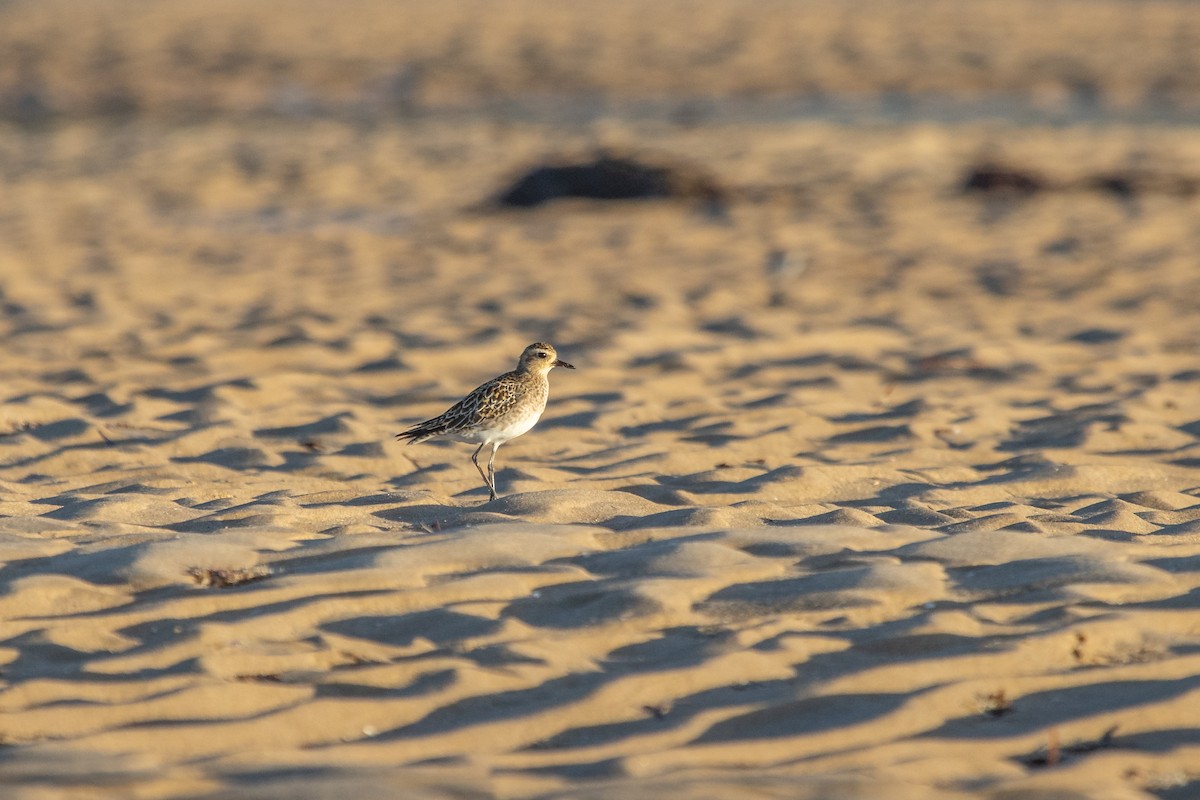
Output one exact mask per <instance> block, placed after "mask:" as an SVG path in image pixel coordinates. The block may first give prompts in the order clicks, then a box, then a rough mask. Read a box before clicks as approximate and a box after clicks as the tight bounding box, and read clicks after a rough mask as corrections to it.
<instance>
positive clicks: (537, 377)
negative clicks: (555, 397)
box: [396, 342, 575, 500]
mask: <svg viewBox="0 0 1200 800" xmlns="http://www.w3.org/2000/svg"><path fill="white" fill-rule="evenodd" d="M555 367H566V368H567V369H575V367H573V366H572V365H570V364H568V363H567V362H565V361H560V360H559V359H558V354H557V353H556V352H555V350H554V348H553V347H552V346H551V345H548V344H546V343H545V342H535V343H533V344H531V345H529V346H528V347H526V348H525V351H524V352H522V353H521V358H520V360H519V361H518V362H517V368H516V369H515V370H513V371H512V372H506V373H504V374H503V375H500V376H499V377H496V378H492V379H491V380H490V381H488V382H487V383H485V384H483V385H482V386H480V387H479V388H477V389H475V391H473V392H471V393H470V394H469V395H467V396H466V397H464V398H463V399H462V400H459V401H458V402H457V403H455V404H454V405H453V406H451V407H450V408H449V409H447V410H446V411H445V412H444V413H442V414H440V415H438V416H436V417H434V418H433V419H429V420H426V421H424V422H420V423H418V424H416V425H413V426H412V427H411V428H409V429H408V430H406V431H404V432H403V433H398V434H396V438H397V439H407V440H408V443H409V444H416V443H418V442H423V441H425V440H427V439H432V438H433V437H435V436H444V437H446V438H448V439H454V440H457V441H460V442H471V443H478V444H479V447H478V448H476V450H475V452H474V453H473V454H472V455H471V461H472V462H473V463H474V464H475V468H476V469H477V470H479V474H480V476H481V477H482V478H483V480H484V482H485V483H486V484H487V487H488V494H489V498H488V499H489V500H495V499H496V476H495V469H494V466H493V464H494V462H495V460H496V451H497V450H498V449H499V448H500V445H502V444H504V443H505V442H507V441H508V440H509V439H514V438H516V437H518V436H520V435H521V434H523V433H525V432H526V431H528V430H529V429H530V428H532V427H533V426H534V425H535V424H536V423H537V421H538V419H539V418H540V417H541V416H542V412H543V411H544V410H545V409H546V399H547V398H548V397H549V395H550V381H549V378H548V375H549V373H550V370H552V369H554V368H555ZM486 445H491V446H492V454H491V458H489V459H488V469H487V473H486V474H485V473H484V471H483V468H482V467H480V466H479V453H480V451H481V450H483V448H484V447H485V446H486Z"/></svg>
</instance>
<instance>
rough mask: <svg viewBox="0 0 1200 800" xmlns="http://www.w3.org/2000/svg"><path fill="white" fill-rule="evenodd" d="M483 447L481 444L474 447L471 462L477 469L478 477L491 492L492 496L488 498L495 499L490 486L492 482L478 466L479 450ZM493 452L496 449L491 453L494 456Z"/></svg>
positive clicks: (494, 491)
mask: <svg viewBox="0 0 1200 800" xmlns="http://www.w3.org/2000/svg"><path fill="white" fill-rule="evenodd" d="M483 448H484V445H482V444H481V445H479V447H476V448H475V452H474V453H472V454H471V463H472V464H474V465H475V469H476V470H478V471H479V477H481V478H483V482H484V483H486V484H487V487H488V491H489V492H491V493H492V496H491V498H490V499H492V500H495V499H496V490H495V489H493V488H492V482H491V481H490V480H488V476H487V475H485V474H483V467H481V466H479V453H480V451H482V450H483ZM495 453H496V451H495V450H493V451H492V455H493V456H494V455H495Z"/></svg>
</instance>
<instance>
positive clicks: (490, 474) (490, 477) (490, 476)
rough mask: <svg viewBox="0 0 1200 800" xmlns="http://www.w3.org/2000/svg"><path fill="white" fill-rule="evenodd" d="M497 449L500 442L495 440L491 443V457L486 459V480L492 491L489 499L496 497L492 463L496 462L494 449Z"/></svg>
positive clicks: (494, 469) (494, 474) (494, 470)
mask: <svg viewBox="0 0 1200 800" xmlns="http://www.w3.org/2000/svg"><path fill="white" fill-rule="evenodd" d="M499 449H500V442H496V443H495V444H493V445H492V457H491V458H489V459H488V479H487V480H488V488H489V489H490V490H491V492H492V496H491V497H490V498H488V499H489V500H495V499H496V468H495V466H494V465H495V463H496V451H497V450H499Z"/></svg>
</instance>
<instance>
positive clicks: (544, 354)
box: [538, 352, 549, 358]
mask: <svg viewBox="0 0 1200 800" xmlns="http://www.w3.org/2000/svg"><path fill="white" fill-rule="evenodd" d="M548 355H549V354H548V353H546V352H541V353H538V358H546V357H547V356H548Z"/></svg>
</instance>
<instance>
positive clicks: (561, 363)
mask: <svg viewBox="0 0 1200 800" xmlns="http://www.w3.org/2000/svg"><path fill="white" fill-rule="evenodd" d="M550 366H552V367H566V368H567V369H575V365H574V364H568V363H567V362H565V361H563V360H562V359H561V358H556V359H554V363H553V364H551V365H550Z"/></svg>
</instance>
